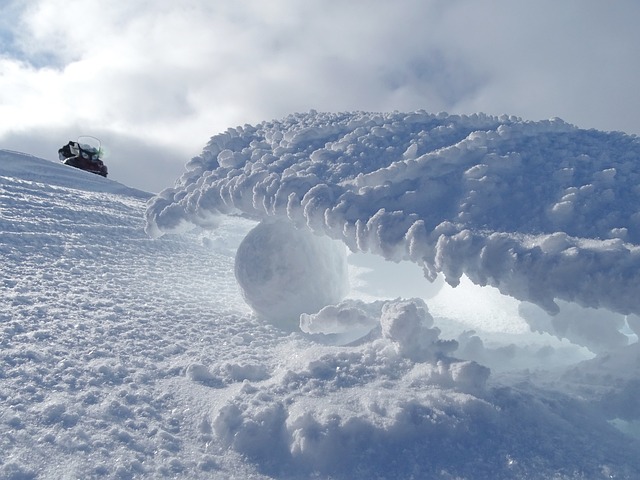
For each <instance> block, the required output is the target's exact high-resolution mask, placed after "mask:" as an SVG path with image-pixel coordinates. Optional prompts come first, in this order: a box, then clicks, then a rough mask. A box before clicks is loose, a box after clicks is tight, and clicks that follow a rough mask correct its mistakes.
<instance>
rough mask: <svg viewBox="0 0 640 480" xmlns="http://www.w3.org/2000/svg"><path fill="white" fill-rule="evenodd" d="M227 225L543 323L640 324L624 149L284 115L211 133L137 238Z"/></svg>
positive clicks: (393, 121) (425, 123)
mask: <svg viewBox="0 0 640 480" xmlns="http://www.w3.org/2000/svg"><path fill="white" fill-rule="evenodd" d="M236 213H241V214H243V215H246V216H249V217H252V218H255V219H256V220H262V219H267V218H271V217H277V218H278V219H287V220H288V221H290V222H292V223H293V224H295V225H296V226H297V227H303V228H308V229H310V230H311V231H313V232H315V233H317V234H322V235H327V236H329V237H331V238H333V239H338V240H341V241H343V242H344V243H345V244H346V245H347V246H348V247H349V248H350V249H351V250H352V251H368V252H372V253H375V254H379V255H382V256H383V257H385V258H386V259H389V260H393V261H399V260H410V261H413V262H415V263H417V264H418V265H420V266H421V267H422V268H423V269H424V272H425V276H426V277H427V278H429V279H433V278H435V276H436V275H437V274H438V273H439V272H442V273H443V274H444V275H445V277H446V280H447V281H448V282H449V283H450V284H452V285H455V284H457V282H458V281H459V279H460V277H461V276H462V274H466V275H467V276H468V277H469V278H470V279H471V280H472V281H473V282H475V283H477V284H479V285H492V286H495V287H497V288H499V289H500V291H501V292H503V293H504V294H508V295H511V296H513V297H515V298H518V299H521V300H527V301H530V302H533V303H536V304H538V305H540V306H542V307H543V308H544V309H545V310H547V311H549V312H555V311H557V306H556V304H555V302H554V300H555V299H562V300H566V301H570V302H576V303H578V304H580V305H582V306H586V307H605V308H608V309H610V310H613V311H616V312H619V313H623V314H628V313H636V314H640V295H638V293H639V292H638V285H640V248H639V247H638V244H639V243H640V141H639V140H638V138H637V137H635V136H629V135H626V134H623V133H615V132H613V133H612V132H601V131H595V130H583V129H579V128H577V127H575V126H572V125H569V124H567V123H565V122H563V121H562V120H559V119H551V120H548V121H540V122H531V121H523V120H521V119H519V118H515V117H508V116H501V117H494V116H488V115H484V114H474V115H469V116H464V115H462V116H458V115H447V114H437V115H433V114H429V113H426V112H423V111H419V112H414V113H389V114H378V113H375V114H374V113H335V114H329V113H317V112H310V113H307V114H296V115H291V116H289V117H287V118H285V119H283V120H282V121H272V122H264V123H261V124H259V125H256V126H249V125H246V126H244V127H238V128H235V129H229V130H227V131H226V132H225V133H222V134H220V135H216V136H214V137H213V138H212V139H211V141H210V142H209V144H208V145H207V146H206V148H205V149H204V151H203V152H202V154H201V155H200V156H198V157H196V158H194V159H193V160H192V161H191V162H189V163H188V164H187V172H186V173H185V174H183V176H182V177H181V178H180V179H179V180H178V181H177V182H176V185H175V187H174V188H169V189H166V190H164V191H163V192H161V193H160V194H159V195H158V196H157V197H156V198H155V199H153V200H152V202H151V203H150V205H149V208H148V211H147V232H148V233H149V234H150V235H153V236H157V235H161V234H163V233H167V232H175V231H179V230H180V229H182V228H184V227H185V226H187V225H193V224H195V225H201V226H205V227H210V226H212V225H214V220H215V217H216V216H217V215H220V214H236Z"/></svg>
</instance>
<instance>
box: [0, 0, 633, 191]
mask: <svg viewBox="0 0 640 480" xmlns="http://www.w3.org/2000/svg"><path fill="white" fill-rule="evenodd" d="M638 10H640V6H637V5H636V4H635V3H634V2H631V1H621V2H617V3H616V4H615V5H613V6H611V5H604V4H602V5H601V4H600V3H598V2H586V3H585V2H578V1H575V0H574V1H567V2H561V3H558V2H553V1H550V0H545V1H540V2H535V3H528V4H522V3H517V4H516V3H513V2H508V1H498V2H490V3H489V2H475V1H471V0H458V1H448V2H443V1H440V0H432V1H424V0H401V1H399V2H386V1H381V0H376V1H362V0H357V1H352V2H341V1H336V0H330V1H326V0H323V1H320V0H310V1H305V2H298V1H295V0H273V1H270V2H263V1H258V0H253V1H245V2H233V1H220V2H209V1H207V0H188V1H184V2H173V1H169V0H157V1H145V0H133V1H127V2H124V1H123V2H101V1H98V0H82V1H79V0H66V1H62V0H35V1H30V2H25V1H23V0H14V1H13V2H11V3H9V4H8V5H7V6H6V7H3V15H2V16H3V21H2V23H1V24H0V30H2V32H1V33H0V39H4V41H3V43H2V45H5V46H4V51H3V52H2V53H0V143H1V145H0V146H2V147H4V148H15V147H14V145H15V143H13V142H14V139H15V138H16V135H17V134H18V133H20V135H21V138H23V135H24V134H25V132H29V131H34V130H32V129H42V128H49V127H53V126H55V128H58V129H65V130H67V131H69V132H72V131H73V129H74V128H77V125H81V126H82V129H83V130H84V133H86V131H87V130H90V131H97V130H101V131H107V132H111V133H112V135H113V136H114V141H115V142H116V143H115V144H113V145H112V146H111V147H112V150H113V152H114V155H117V152H118V150H119V145H118V135H125V136H127V137H130V136H135V137H137V138H138V139H139V141H140V142H143V143H144V142H147V143H153V144H154V145H166V146H170V147H172V148H173V149H175V151H177V152H181V155H182V158H177V159H176V162H179V163H181V164H183V163H185V162H186V161H187V160H188V159H189V157H190V156H191V155H194V154H196V153H198V152H199V149H200V148H201V147H202V146H204V144H205V143H206V141H207V139H208V138H209V137H210V136H212V135H214V134H216V133H218V132H220V131H223V130H225V129H226V128H228V127H233V126H236V125H242V124H244V123H256V122H260V121H262V120H270V119H272V118H281V117H283V116H284V115H286V114H288V113H291V112H293V111H306V110H309V109H312V108H314V109H317V110H330V111H344V110H378V111H388V110H416V109H420V108H424V109H427V110H429V111H440V110H447V111H450V112H456V113H472V112H475V111H486V112H488V113H493V114H500V113H508V114H514V115H520V116H523V117H525V118H531V119H533V120H536V119H540V118H548V117H551V116H560V117H562V118H564V119H565V120H567V121H569V122H572V123H576V124H578V125H579V126H583V127H593V128H600V129H606V130H612V129H618V130H625V131H628V132H631V133H638V132H640V127H638V125H640V122H639V121H638V120H639V118H638V117H640V113H638V112H637V109H636V108H635V105H637V104H638V102H637V99H638V95H639V94H638V93H637V89H636V86H635V78H637V74H638V71H639V70H640V59H638V58H637V55H635V52H634V50H633V49H634V48H635V45H637V44H638V41H639V40H640V38H639V37H640V32H638V31H637V29H636V26H635V25H634V23H633V20H634V19H635V18H637V14H636V13H637V11H638ZM7 15H8V16H11V19H8V18H7ZM34 133H35V131H34ZM79 133H80V132H79ZM37 141H38V140H37V139H34V143H37ZM60 141H61V142H63V141H66V138H65V139H60ZM28 153H35V152H34V151H33V150H30V151H29V152H28ZM139 156H140V157H141V158H142V157H143V151H141V153H140V155H139ZM47 158H55V153H54V152H51V154H50V155H49V156H47ZM152 160H153V159H148V161H149V162H151V161H152ZM141 163H144V162H142V161H141ZM112 170H113V169H112ZM145 181H146V180H144V179H142V178H140V179H137V178H131V180H130V182H131V183H132V184H134V186H139V187H142V188H144V187H145V185H144V184H145ZM165 182H166V184H167V185H170V184H171V183H172V182H173V178H168V179H166V180H165Z"/></svg>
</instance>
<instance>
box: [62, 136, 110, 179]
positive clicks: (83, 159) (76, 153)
mask: <svg viewBox="0 0 640 480" xmlns="http://www.w3.org/2000/svg"><path fill="white" fill-rule="evenodd" d="M81 138H88V137H81ZM91 138H93V137H91ZM94 140H96V141H97V142H98V143H97V146H94V145H92V144H91V143H84V142H81V141H80V139H78V141H77V142H74V141H73V140H71V141H69V143H67V144H66V145H65V146H64V147H62V148H60V149H59V150H58V157H59V158H60V161H61V162H62V163H64V164H65V165H70V166H72V167H76V168H79V169H81V170H85V171H87V172H91V173H97V174H98V175H102V176H103V177H106V176H107V174H108V170H107V166H106V165H105V164H104V162H103V161H102V160H100V153H101V152H100V141H99V140H98V139H94ZM94 144H95V142H94Z"/></svg>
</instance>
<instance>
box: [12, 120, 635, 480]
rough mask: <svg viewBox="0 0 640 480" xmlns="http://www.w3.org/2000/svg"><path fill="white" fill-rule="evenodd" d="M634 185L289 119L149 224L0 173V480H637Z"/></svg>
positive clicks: (567, 135) (509, 133)
mask: <svg viewBox="0 0 640 480" xmlns="http://www.w3.org/2000/svg"><path fill="white" fill-rule="evenodd" d="M639 157H640V146H639V144H638V140H637V139H636V137H632V136H628V135H625V134H623V133H615V132H614V133H612V132H609V133H607V132H599V131H593V130H589V131H585V130H581V129H579V128H577V127H575V126H572V125H568V124H566V123H564V122H562V121H561V120H558V119H553V120H550V121H545V122H528V121H523V120H521V119H517V118H514V117H506V116H505V117H490V116H486V115H482V114H477V115H469V116H449V115H446V114H437V115H431V114H428V113H426V112H414V113H389V114H382V113H379V114H367V113H361V112H357V113H339V114H338V113H334V114H328V113H317V112H309V113H307V114H296V115H291V116H289V117H287V118H285V119H283V120H281V121H272V122H265V123H263V124H260V125H256V126H250V125H245V126H243V127H238V128H235V129H229V130H228V131H227V132H224V133H222V134H219V135H216V136H214V137H213V138H212V139H211V142H210V143H209V144H208V145H207V146H206V147H205V149H204V150H203V153H202V155H200V156H199V157H197V158H194V159H193V160H191V161H190V162H189V163H188V164H187V167H186V171H185V173H184V174H183V175H182V177H181V178H179V179H178V180H177V181H176V183H175V184H174V186H173V187H171V188H168V189H166V190H164V191H163V192H160V193H159V194H157V195H155V196H153V195H151V194H148V193H145V192H140V191H139V190H135V189H131V188H128V187H126V186H125V185H121V184H119V183H116V182H113V181H111V180H109V179H105V178H102V177H99V176H97V175H93V174H89V173H86V172H82V171H80V170H77V169H73V168H70V167H66V166H64V165H60V164H57V163H53V162H49V161H46V160H42V159H38V158H35V157H32V156H29V155H26V154H22V153H18V152H9V151H4V150H0V198H1V203H0V256H1V262H2V279H1V280H2V283H0V288H1V289H2V292H1V293H2V295H1V297H0V348H1V350H0V448H1V451H2V453H3V455H2V456H0V478H8V479H21V480H22V479H34V478H37V479H39V478H118V479H122V478H189V479H199V478H201V479H210V478H220V479H230V478H238V479H241V478H242V479H246V478H255V479H269V478H278V479H302V478H327V479H329V478H331V479H371V478H384V479H395V478H397V479H400V478H403V479H404V478H442V479H454V478H456V479H489V478H491V479H507V478H508V479H512V478H517V479H524V478H527V479H534V478H535V479H538V478H540V479H542V478H545V479H546V478H557V479H578V478H589V479H592V478H593V479H596V478H626V479H634V478H638V477H640V460H639V459H638V455H637V452H638V447H640V428H639V427H638V425H640V409H639V408H638V402H637V398H638V394H639V392H638V385H639V384H640V362H639V361H638V358H640V348H639V344H638V343H637V334H638V330H639V329H640V327H639V325H640V320H638V319H639V318H640V308H639V304H638V303H637V302H638V298H639V297H640V296H639V295H637V293H638V287H637V285H638V273H637V272H638V269H637V266H638V265H637V263H638V255H639V254H638V243H639V241H638V240H639V237H640V228H639V225H638V222H639V220H640V213H639V211H638V205H640V203H639V202H638V196H639V195H640V189H638V188H637V185H638V182H637V180H638V177H639V175H640V172H639V170H638V169H639V168H640V167H639V166H638V165H640V162H638V159H639ZM385 259H386V260H385ZM425 277H426V278H425ZM443 279H445V280H446V281H445V280H443ZM431 282H432V283H431ZM595 307H598V308H595Z"/></svg>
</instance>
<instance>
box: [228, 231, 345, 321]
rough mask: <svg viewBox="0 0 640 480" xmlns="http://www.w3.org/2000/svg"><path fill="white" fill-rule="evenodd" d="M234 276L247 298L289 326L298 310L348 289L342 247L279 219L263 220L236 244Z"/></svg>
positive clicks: (310, 310) (316, 305)
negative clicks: (238, 244) (237, 245)
mask: <svg viewBox="0 0 640 480" xmlns="http://www.w3.org/2000/svg"><path fill="white" fill-rule="evenodd" d="M235 275H236V279H237V281H238V284H239V285H240V288H241V290H242V295H243V296H244V299H245V301H246V302H247V304H249V306H250V307H251V308H252V309H253V311H254V312H256V314H257V315H258V316H259V317H261V318H263V319H265V320H266V321H268V322H270V323H272V324H274V325H276V326H278V327H280V328H284V329H287V330H295V329H298V328H299V325H300V314H302V313H316V312H317V311H319V310H320V309H321V308H323V307H325V306H327V305H330V304H334V303H337V302H339V301H340V300H342V299H343V298H344V296H345V295H346V294H347V293H348V290H349V280H348V272H347V259H346V248H345V246H344V245H343V244H342V243H340V242H337V241H335V240H332V239H330V238H328V237H320V236H317V235H314V234H313V233H311V232H310V231H308V230H304V229H297V228H295V227H294V226H293V225H292V224H290V223H288V222H285V221H281V220H275V221H274V220H272V221H263V222H262V223H260V224H258V225H257V226H256V227H255V228H254V229H253V230H251V231H250V232H249V233H248V234H247V236H246V237H245V238H244V240H243V241H242V242H241V243H240V246H239V247H238V251H237V253H236V262H235Z"/></svg>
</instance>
